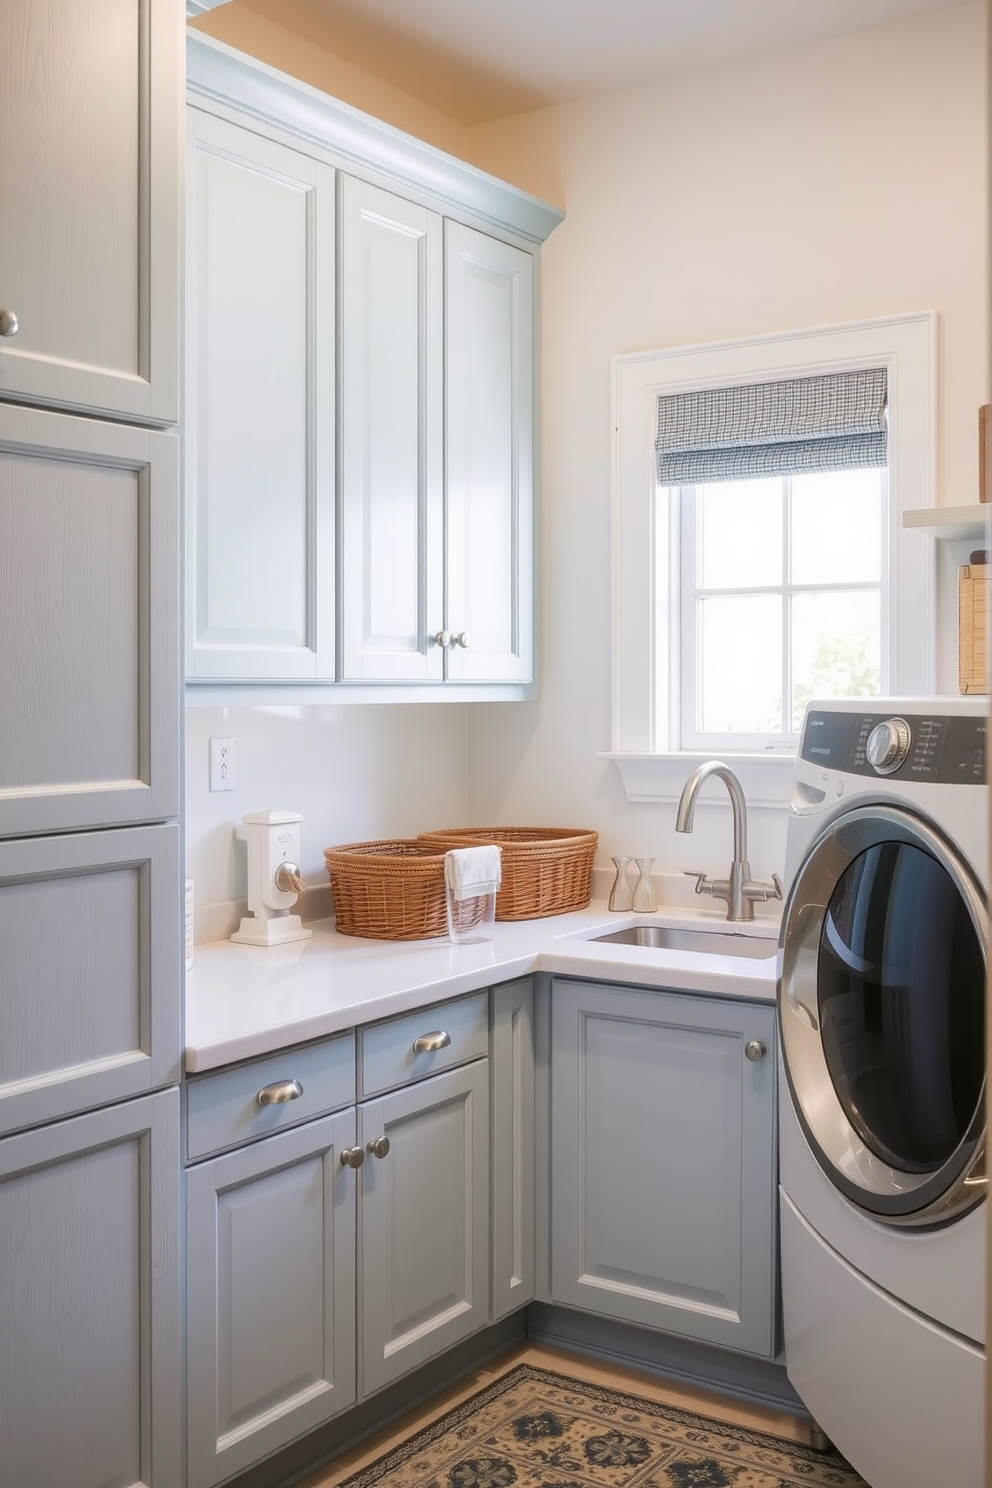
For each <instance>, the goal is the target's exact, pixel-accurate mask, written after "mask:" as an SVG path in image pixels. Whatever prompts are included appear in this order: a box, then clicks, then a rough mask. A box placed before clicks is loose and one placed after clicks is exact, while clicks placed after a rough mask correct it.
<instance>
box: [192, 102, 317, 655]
mask: <svg viewBox="0 0 992 1488" xmlns="http://www.w3.org/2000/svg"><path fill="white" fill-rule="evenodd" d="M187 195H188V205H187V214H186V240H187V253H186V262H187V273H186V384H185V390H184V404H185V410H186V425H185V448H186V508H187V516H186V674H187V677H188V678H189V679H190V680H191V681H209V680H220V681H277V682H279V681H311V682H312V681H330V680H332V679H333V677H334V171H333V170H332V169H331V167H330V166H326V165H322V164H321V163H319V162H318V161H315V160H311V159H309V158H308V157H307V156H306V155H303V154H301V153H299V152H298V151H296V150H290V149H288V148H286V147H285V146H284V145H279V144H276V143H274V142H273V141H271V140H267V139H263V138H262V137H261V136H260V135H257V134H254V133H252V132H251V131H250V130H249V129H246V128H242V127H240V126H238V125H235V124H232V123H230V122H228V121H226V120H223V119H217V118H214V117H213V116H212V115H210V114H206V113H203V112H201V111H199V110H196V109H190V111H189V115H188V129H187Z"/></svg>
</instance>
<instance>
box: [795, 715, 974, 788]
mask: <svg viewBox="0 0 992 1488" xmlns="http://www.w3.org/2000/svg"><path fill="white" fill-rule="evenodd" d="M986 731H987V720H986V719H985V718H974V717H972V718H967V717H962V716H960V715H953V716H947V715H945V714H940V713H921V714H919V715H914V716H913V717H912V718H909V719H907V718H903V717H901V716H900V717H892V716H886V715H885V714H879V713H847V712H837V713H832V712H828V711H827V710H826V709H814V710H812V711H811V712H809V713H808V714H807V715H806V726H805V728H804V729H803V737H802V743H801V746H800V750H799V753H800V757H801V758H802V759H804V760H806V761H807V762H808V763H809V764H813V765H822V766H823V767H824V768H825V769H828V770H841V771H844V772H845V773H846V774H849V775H868V776H877V775H886V776H889V775H891V776H897V777H898V778H899V779H901V780H914V781H920V782H921V783H927V784H933V785H984V784H985V735H986Z"/></svg>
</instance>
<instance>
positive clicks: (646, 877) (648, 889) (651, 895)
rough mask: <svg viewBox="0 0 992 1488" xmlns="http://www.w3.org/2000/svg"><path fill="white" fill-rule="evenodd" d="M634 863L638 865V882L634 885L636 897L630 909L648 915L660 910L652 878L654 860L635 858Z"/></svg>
mask: <svg viewBox="0 0 992 1488" xmlns="http://www.w3.org/2000/svg"><path fill="white" fill-rule="evenodd" d="M634 862H635V863H636V865H637V882H636V884H635V885H634V897H633V901H632V903H631V906H630V907H631V909H636V910H639V911H640V912H641V913H642V914H646V913H648V912H649V911H650V910H652V909H657V908H658V896H657V894H656V893H655V891H654V883H653V881H652V878H651V869H652V868H653V867H654V858H635V859H634Z"/></svg>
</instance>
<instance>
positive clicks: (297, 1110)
mask: <svg viewBox="0 0 992 1488" xmlns="http://www.w3.org/2000/svg"><path fill="white" fill-rule="evenodd" d="M292 1080H295V1081H296V1082H297V1083H298V1084H299V1085H300V1086H302V1092H303V1093H302V1094H301V1095H299V1096H296V1097H294V1098H292V1099H289V1100H284V1101H279V1102H276V1103H275V1104H273V1105H260V1104H259V1101H258V1096H259V1092H260V1091H262V1090H264V1089H265V1088H266V1087H267V1086H278V1085H284V1084H286V1083H287V1082H288V1081H292ZM186 1099H187V1113H188V1123H187V1133H186V1146H187V1154H188V1156H189V1159H190V1161H193V1160H194V1159H195V1158H199V1157H206V1156H207V1154H208V1153H211V1152H220V1151H221V1150H222V1148H224V1147H235V1146H238V1145H240V1144H241V1143H243V1142H252V1141H254V1140H255V1139H256V1138H257V1137H265V1136H268V1134H269V1133H270V1132H274V1131H281V1130H282V1128H283V1127H287V1126H295V1125H296V1124H297V1123H298V1122H300V1121H309V1120H310V1119H311V1118H312V1117H314V1116H323V1115H324V1114H325V1112H327V1111H333V1110H337V1109H340V1108H341V1107H342V1106H349V1105H351V1103H352V1102H353V1101H354V1099H355V1035H354V1034H353V1033H345V1034H342V1035H341V1036H340V1037H338V1038H333V1039H327V1040H326V1041H325V1042H323V1043H320V1044H308V1045H307V1046H306V1047H305V1048H302V1049H290V1050H288V1051H287V1052H286V1053H285V1054H273V1055H272V1056H271V1057H270V1058H267V1059H258V1060H254V1061H253V1062H252V1063H251V1064H244V1065H239V1066H238V1067H237V1068H236V1069H228V1070H223V1071H222V1072H221V1073H219V1074H216V1075H204V1076H202V1077H200V1078H196V1077H194V1078H193V1079H191V1080H190V1081H189V1082H188V1084H187V1086H186Z"/></svg>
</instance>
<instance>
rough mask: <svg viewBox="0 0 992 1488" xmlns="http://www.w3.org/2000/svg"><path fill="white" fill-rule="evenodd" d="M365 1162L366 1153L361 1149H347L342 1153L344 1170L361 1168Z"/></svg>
mask: <svg viewBox="0 0 992 1488" xmlns="http://www.w3.org/2000/svg"><path fill="white" fill-rule="evenodd" d="M364 1161H365V1153H364V1152H363V1151H362V1149H361V1147H345V1148H343V1149H342V1152H341V1166H342V1167H343V1168H360V1167H361V1166H362V1163H363V1162H364Z"/></svg>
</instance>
